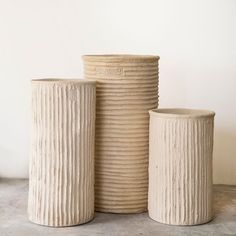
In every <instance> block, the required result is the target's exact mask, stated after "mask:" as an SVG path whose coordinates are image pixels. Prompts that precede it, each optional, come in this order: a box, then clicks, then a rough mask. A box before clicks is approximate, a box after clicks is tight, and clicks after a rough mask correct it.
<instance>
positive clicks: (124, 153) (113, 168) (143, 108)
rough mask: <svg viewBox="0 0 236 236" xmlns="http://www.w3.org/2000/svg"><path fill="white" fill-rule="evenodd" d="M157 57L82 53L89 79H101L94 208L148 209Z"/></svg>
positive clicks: (99, 83) (98, 83)
mask: <svg viewBox="0 0 236 236" xmlns="http://www.w3.org/2000/svg"><path fill="white" fill-rule="evenodd" d="M158 59H159V57H157V56H135V55H95V56H93V55H91V56H84V57H83V60H84V74H85V78H86V79H92V80H96V81H97V109H96V110H97V112H96V151H95V153H96V154H95V176H96V179H95V209H96V210H97V211H102V212H113V213H137V212H143V211H145V210H146V209H147V191H148V138H149V137H148V129H149V114H148V111H149V110H150V109H153V108H157V105H158Z"/></svg>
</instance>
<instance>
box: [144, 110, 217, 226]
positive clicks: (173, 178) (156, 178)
mask: <svg viewBox="0 0 236 236" xmlns="http://www.w3.org/2000/svg"><path fill="white" fill-rule="evenodd" d="M214 115H215V113H214V112H211V111H205V110H193V109H157V110H153V111H150V144H149V145H150V152H149V153H150V159H149V195H148V210H149V216H150V217H151V218H152V219H154V220H156V221H158V222H161V223H165V224H171V225H196V224H202V223H206V222H208V221H210V220H211V219H212V149H213V132H214Z"/></svg>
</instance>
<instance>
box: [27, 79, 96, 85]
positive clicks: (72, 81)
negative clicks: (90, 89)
mask: <svg viewBox="0 0 236 236" xmlns="http://www.w3.org/2000/svg"><path fill="white" fill-rule="evenodd" d="M31 83H61V84H96V81H95V80H87V79H62V78H60V79H59V78H58V79H56V78H44V79H32V80H31Z"/></svg>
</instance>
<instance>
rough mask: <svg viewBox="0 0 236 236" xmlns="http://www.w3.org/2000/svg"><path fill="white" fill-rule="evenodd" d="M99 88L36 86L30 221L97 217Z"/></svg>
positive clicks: (44, 83)
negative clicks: (95, 194) (96, 172)
mask: <svg viewBox="0 0 236 236" xmlns="http://www.w3.org/2000/svg"><path fill="white" fill-rule="evenodd" d="M95 87H96V86H95V83H91V82H88V83H86V82H85V81H83V82H75V81H72V82H68V81H67V82H63V81H61V80H60V81H34V82H32V135H31V140H32V142H31V156H30V172H29V178H30V181H29V201H28V204H29V205H28V213H29V219H30V220H31V221H33V222H35V223H37V224H42V225H47V226H69V225H76V224H82V223H85V222H87V221H89V220H91V219H92V218H93V215H94V171H93V170H94V138H95V101H96V89H95Z"/></svg>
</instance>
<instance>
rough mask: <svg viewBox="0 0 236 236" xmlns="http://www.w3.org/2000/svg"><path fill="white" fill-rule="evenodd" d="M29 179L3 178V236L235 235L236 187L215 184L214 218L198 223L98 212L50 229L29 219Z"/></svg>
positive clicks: (0, 233)
mask: <svg viewBox="0 0 236 236" xmlns="http://www.w3.org/2000/svg"><path fill="white" fill-rule="evenodd" d="M27 192H28V181H27V180H9V179H0V236H39V235H40V236H44V235H45V236H51V235H53V236H65V235H66V236H86V235H95V236H96V235H109V236H110V235H111V236H116V235H121V236H128V235H129V236H132V235H139V236H140V235H160V236H166V235H168V236H171V235H175V236H178V235H181V236H182V235H183V236H185V235H191V236H195V235H197V236H201V235H208V236H210V235H214V236H218V235H235V236H236V186H214V211H215V218H214V219H213V221H211V222H210V223H208V224H204V225H198V226H183V227H179V226H168V225H164V224H160V223H157V222H155V221H153V220H151V219H149V218H148V215H147V213H143V214H130V215H119V214H102V213H96V215H95V218H94V220H93V221H91V222H90V223H87V224H84V225H81V226H74V227H67V228H50V227H44V226H39V225H36V224H33V223H31V222H29V221H28V219H27V212H26V209H27Z"/></svg>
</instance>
